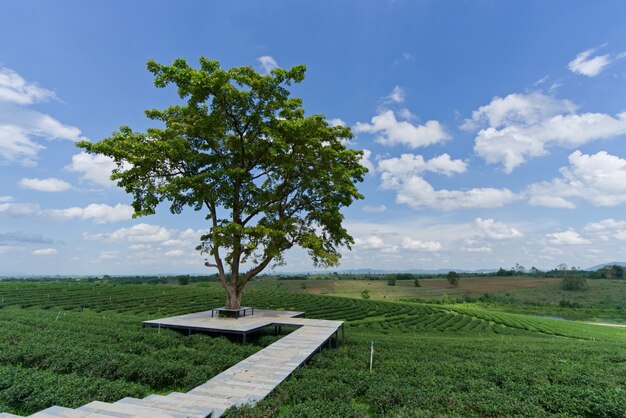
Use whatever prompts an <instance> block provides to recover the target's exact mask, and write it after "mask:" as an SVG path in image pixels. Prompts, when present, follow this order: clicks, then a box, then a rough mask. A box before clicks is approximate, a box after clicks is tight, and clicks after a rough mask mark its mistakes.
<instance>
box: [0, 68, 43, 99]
mask: <svg viewBox="0 0 626 418" xmlns="http://www.w3.org/2000/svg"><path fill="white" fill-rule="evenodd" d="M54 97H55V94H54V93H53V92H51V91H50V90H46V89H44V88H42V87H39V86H38V85H37V84H35V83H29V82H27V81H26V80H24V78H22V76H20V75H19V74H18V73H16V72H15V71H13V70H11V69H9V68H6V67H1V66H0V101H3V102H10V103H15V104H18V105H29V104H33V103H36V102H44V101H47V100H50V99H53V98H54Z"/></svg>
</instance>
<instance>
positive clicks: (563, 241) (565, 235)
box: [546, 229, 591, 245]
mask: <svg viewBox="0 0 626 418" xmlns="http://www.w3.org/2000/svg"><path fill="white" fill-rule="evenodd" d="M546 239H547V241H548V243H550V244H553V245H583V244H591V241H589V240H588V239H585V238H583V237H581V236H580V235H579V234H578V232H576V231H574V230H573V229H570V230H567V231H565V232H555V233H552V234H546Z"/></svg>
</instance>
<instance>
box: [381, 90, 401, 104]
mask: <svg viewBox="0 0 626 418" xmlns="http://www.w3.org/2000/svg"><path fill="white" fill-rule="evenodd" d="M404 98H405V93H404V89H403V88H402V87H400V86H395V87H394V88H393V90H391V93H389V94H388V95H387V96H385V97H384V101H385V103H402V102H404Z"/></svg>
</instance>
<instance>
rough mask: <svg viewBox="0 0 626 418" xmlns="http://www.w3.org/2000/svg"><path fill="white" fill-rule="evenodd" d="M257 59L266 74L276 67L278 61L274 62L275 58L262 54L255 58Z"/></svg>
mask: <svg viewBox="0 0 626 418" xmlns="http://www.w3.org/2000/svg"><path fill="white" fill-rule="evenodd" d="M257 61H259V63H260V64H261V66H262V67H263V71H265V73H266V74H267V73H269V72H270V71H272V70H273V69H274V68H278V63H277V62H276V60H275V59H274V58H273V57H271V56H269V55H263V56H261V57H259V58H257Z"/></svg>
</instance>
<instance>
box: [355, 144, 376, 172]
mask: <svg viewBox="0 0 626 418" xmlns="http://www.w3.org/2000/svg"><path fill="white" fill-rule="evenodd" d="M371 157H372V151H370V150H368V149H364V150H363V156H362V157H361V160H360V161H359V164H361V165H362V166H363V167H365V168H367V169H368V174H375V173H376V167H375V166H374V164H373V163H372V160H370V158H371Z"/></svg>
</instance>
